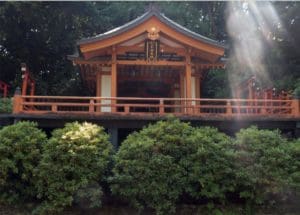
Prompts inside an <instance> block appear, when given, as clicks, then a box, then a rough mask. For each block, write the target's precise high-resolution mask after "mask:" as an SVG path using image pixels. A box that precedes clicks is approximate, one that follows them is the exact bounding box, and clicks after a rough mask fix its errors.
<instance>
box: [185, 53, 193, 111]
mask: <svg viewBox="0 0 300 215" xmlns="http://www.w3.org/2000/svg"><path fill="white" fill-rule="evenodd" d="M190 52H191V50H190V49H189V52H188V53H187V54H186V59H185V60H186V65H185V83H186V84H185V87H186V96H185V97H186V98H187V99H191V98H192V89H191V88H192V84H191V83H192V81H191V79H192V66H191V56H190ZM187 106H188V108H187V113H190V112H191V108H190V106H191V101H188V102H187Z"/></svg>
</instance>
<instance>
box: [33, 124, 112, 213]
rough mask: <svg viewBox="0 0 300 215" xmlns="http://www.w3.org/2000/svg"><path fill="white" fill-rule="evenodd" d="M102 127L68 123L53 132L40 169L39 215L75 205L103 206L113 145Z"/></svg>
mask: <svg viewBox="0 0 300 215" xmlns="http://www.w3.org/2000/svg"><path fill="white" fill-rule="evenodd" d="M108 139H109V136H108V135H107V134H106V133H105V132H104V130H103V128H102V127H99V126H97V125H93V124H90V123H82V124H80V123H78V122H75V123H68V124H66V126H65V127H64V128H62V129H56V130H54V131H53V133H52V137H51V138H50V140H49V142H48V143H47V144H45V145H44V148H43V156H42V159H41V162H40V165H39V168H38V178H39V180H38V183H37V185H36V186H37V189H38V192H39V196H38V197H39V198H41V199H42V203H41V205H40V206H39V207H38V208H37V209H36V211H35V212H36V213H39V214H40V213H45V212H59V211H62V210H63V209H64V208H65V207H66V206H70V205H71V204H72V203H74V202H78V203H80V202H81V203H82V202H83V204H85V206H87V207H96V206H100V205H101V197H102V188H101V186H100V185H99V181H101V180H104V178H105V171H106V170H107V167H108V164H109V161H110V159H111V153H112V145H111V143H110V142H109V141H108Z"/></svg>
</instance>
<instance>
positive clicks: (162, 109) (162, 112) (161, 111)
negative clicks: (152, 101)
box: [159, 99, 165, 115]
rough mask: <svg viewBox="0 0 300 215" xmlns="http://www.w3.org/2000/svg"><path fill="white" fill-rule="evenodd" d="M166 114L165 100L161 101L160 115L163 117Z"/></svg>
mask: <svg viewBox="0 0 300 215" xmlns="http://www.w3.org/2000/svg"><path fill="white" fill-rule="evenodd" d="M164 113H165V110H164V100H163V99H160V100H159V115H163V114H164Z"/></svg>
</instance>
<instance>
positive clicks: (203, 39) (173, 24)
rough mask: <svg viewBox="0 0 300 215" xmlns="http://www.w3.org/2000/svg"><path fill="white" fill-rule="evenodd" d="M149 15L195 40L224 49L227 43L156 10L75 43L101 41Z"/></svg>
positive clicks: (132, 26)
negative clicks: (197, 31)
mask: <svg viewBox="0 0 300 215" xmlns="http://www.w3.org/2000/svg"><path fill="white" fill-rule="evenodd" d="M151 16H155V17H157V18H158V19H159V20H160V21H161V22H163V23H164V24H166V25H168V26H170V27H171V28H173V29H175V30H176V31H178V32H180V33H182V34H184V35H186V36H189V37H191V38H193V39H196V40H199V41H201V42H204V43H208V44H211V45H213V46H217V47H220V48H224V49H226V48H227V45H225V44H223V43H221V42H218V41H216V40H213V39H210V38H208V37H205V36H202V35H200V34H197V33H195V32H193V31H191V30H189V29H187V28H185V27H183V26H182V25H179V24H178V23H176V22H174V21H173V20H171V19H169V18H167V17H166V16H165V15H163V14H161V13H159V12H157V11H156V10H150V11H147V12H146V13H144V14H143V15H141V16H139V17H137V18H136V19H134V20H132V21H130V22H128V23H126V24H124V25H122V26H119V27H117V28H114V29H112V30H110V31H107V32H105V33H102V34H98V35H96V36H94V37H89V38H84V39H81V40H78V41H77V43H76V44H77V45H83V44H88V43H93V42H97V41H101V40H104V39H107V38H110V37H113V36H116V35H118V34H120V33H123V32H126V31H128V30H130V29H132V28H134V27H136V26H138V25H139V24H141V23H143V22H144V21H146V20H147V19H148V18H150V17H151Z"/></svg>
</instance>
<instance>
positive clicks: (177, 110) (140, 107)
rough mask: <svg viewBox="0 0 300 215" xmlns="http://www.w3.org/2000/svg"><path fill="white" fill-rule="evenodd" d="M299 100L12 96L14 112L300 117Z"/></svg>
mask: <svg viewBox="0 0 300 215" xmlns="http://www.w3.org/2000/svg"><path fill="white" fill-rule="evenodd" d="M299 112H300V111H299V100H249V99H204V98H201V99H180V98H132V97H130V98H124V97H119V98H107V97H105V98H104V97H66V96H20V95H16V96H15V97H14V113H15V114H19V113H27V114H46V113H56V114H66V113H67V114H96V115H101V114H120V115H147V114H148V115H149V114H150V115H151V114H152V115H155V114H156V115H166V114H174V115H191V116H205V115H210V116H222V117H232V116H276V117H299V116H300V113H299Z"/></svg>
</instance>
